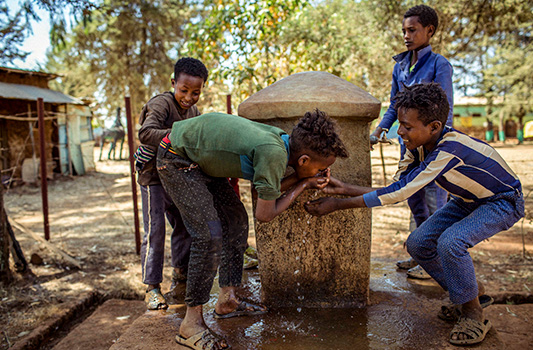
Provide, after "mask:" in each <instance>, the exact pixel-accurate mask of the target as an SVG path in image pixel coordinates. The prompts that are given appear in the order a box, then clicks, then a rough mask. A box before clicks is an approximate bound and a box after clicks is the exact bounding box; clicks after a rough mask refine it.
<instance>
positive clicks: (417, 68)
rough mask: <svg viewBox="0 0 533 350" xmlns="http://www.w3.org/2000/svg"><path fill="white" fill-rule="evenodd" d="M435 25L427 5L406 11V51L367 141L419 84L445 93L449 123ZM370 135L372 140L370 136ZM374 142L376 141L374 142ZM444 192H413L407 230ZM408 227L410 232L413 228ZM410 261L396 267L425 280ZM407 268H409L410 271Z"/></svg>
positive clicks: (448, 79)
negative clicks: (398, 101)
mask: <svg viewBox="0 0 533 350" xmlns="http://www.w3.org/2000/svg"><path fill="white" fill-rule="evenodd" d="M438 26H439V17H438V15H437V12H436V11H435V10H434V9H432V8H431V7H429V6H426V5H417V6H413V7H411V8H410V9H408V10H407V11H406V12H405V14H404V16H403V21H402V32H403V40H404V43H405V47H406V48H407V51H405V52H402V53H400V54H398V55H396V56H394V57H393V59H394V60H395V61H396V64H395V65H394V70H393V73H392V86H391V94H390V106H389V108H388V109H387V111H386V112H385V114H384V115H383V118H382V119H381V122H380V123H379V125H378V126H377V127H376V129H375V130H374V132H373V133H372V134H371V139H373V140H377V139H378V138H379V137H380V135H381V134H382V133H383V131H385V130H389V129H390V128H391V126H392V124H393V123H394V122H395V121H396V119H397V117H398V115H397V112H396V108H395V102H396V94H398V92H400V91H402V90H403V87H404V86H411V85H413V84H420V83H431V82H435V83H439V84H440V86H441V87H442V88H443V89H444V91H445V92H446V97H447V99H448V104H449V107H450V108H449V110H448V117H447V119H446V125H447V126H449V127H452V124H453V84H452V74H453V69H452V65H451V64H450V62H448V60H447V59H446V58H445V57H443V56H442V55H439V54H437V53H435V52H433V51H432V49H431V45H430V41H431V38H433V36H434V35H435V32H436V31H437V28H438ZM372 136H374V137H372ZM376 142H377V141H376ZM400 145H401V148H402V150H401V158H403V157H404V154H405V146H404V145H403V144H401V140H400ZM447 198H448V193H447V192H446V191H445V190H443V189H441V188H440V187H438V186H437V185H436V184H435V183H429V184H428V185H427V186H426V187H424V188H421V189H420V190H419V191H418V192H417V193H414V194H413V195H412V196H411V197H410V198H409V199H408V200H407V203H408V205H409V208H410V209H411V212H412V213H413V215H412V216H413V217H412V220H411V225H410V226H411V227H414V228H416V227H418V226H420V225H421V224H422V223H423V222H424V221H425V220H426V219H427V218H428V217H429V216H430V215H431V214H433V213H434V212H435V211H437V210H438V209H439V208H442V207H443V206H444V204H446V201H447ZM411 227H410V230H413V228H411ZM415 265H416V262H414V261H413V260H412V259H409V260H406V261H399V262H398V263H397V266H398V267H399V268H401V269H410V270H409V271H408V272H407V276H409V277H413V278H420V279H425V278H429V276H427V273H425V271H424V270H422V269H420V266H417V267H413V266H415ZM411 267H413V268H412V269H411Z"/></svg>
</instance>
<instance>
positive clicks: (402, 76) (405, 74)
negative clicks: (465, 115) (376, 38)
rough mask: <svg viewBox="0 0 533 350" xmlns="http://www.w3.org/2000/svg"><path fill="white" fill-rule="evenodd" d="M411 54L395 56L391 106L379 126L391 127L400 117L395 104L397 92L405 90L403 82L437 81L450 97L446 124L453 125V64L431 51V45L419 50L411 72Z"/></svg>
mask: <svg viewBox="0 0 533 350" xmlns="http://www.w3.org/2000/svg"><path fill="white" fill-rule="evenodd" d="M411 55H412V52H411V51H405V52H402V53H401V54H398V55H396V56H394V57H393V58H394V60H395V61H396V64H395V65H394V70H393V72H392V87H391V91H390V106H389V108H388V109H387V111H386V112H385V114H384V115H383V118H382V119H381V122H380V123H379V126H380V127H381V128H382V129H390V128H391V126H392V124H394V122H395V121H396V119H398V116H397V113H396V110H395V109H394V104H395V103H396V100H395V98H396V94H397V93H398V92H400V91H402V90H403V84H405V85H407V86H411V85H414V84H420V83H431V82H435V83H439V84H440V86H441V87H442V89H443V90H444V91H445V92H446V96H447V97H448V103H449V104H450V112H449V113H448V120H447V121H446V125H448V126H450V127H451V126H452V123H453V84H452V74H453V68H452V65H451V64H450V62H448V60H447V59H446V58H444V57H443V56H441V55H439V54H437V53H434V52H433V51H431V46H426V47H425V48H423V49H422V50H420V51H419V52H418V62H416V64H415V66H414V68H413V69H412V70H411V72H410V71H409V65H410V64H411Z"/></svg>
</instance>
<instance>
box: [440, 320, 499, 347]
mask: <svg viewBox="0 0 533 350" xmlns="http://www.w3.org/2000/svg"><path fill="white" fill-rule="evenodd" d="M491 327H492V324H491V323H490V321H489V320H485V321H483V322H479V321H476V320H473V319H471V318H466V317H460V318H459V321H457V323H456V324H455V326H453V329H452V331H451V332H450V343H452V344H453V345H472V344H478V343H481V342H482V341H483V339H485V336H486V335H487V333H488V332H489V330H490V329H491ZM461 333H462V334H465V335H467V336H468V337H469V338H467V339H452V336H453V335H454V334H457V335H459V334H461Z"/></svg>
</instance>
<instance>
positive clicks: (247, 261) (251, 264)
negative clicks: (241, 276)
mask: <svg viewBox="0 0 533 350" xmlns="http://www.w3.org/2000/svg"><path fill="white" fill-rule="evenodd" d="M258 266H259V261H258V260H257V259H253V258H250V257H248V255H246V254H245V255H244V265H243V269H245V270H251V269H256V268H257V267H258Z"/></svg>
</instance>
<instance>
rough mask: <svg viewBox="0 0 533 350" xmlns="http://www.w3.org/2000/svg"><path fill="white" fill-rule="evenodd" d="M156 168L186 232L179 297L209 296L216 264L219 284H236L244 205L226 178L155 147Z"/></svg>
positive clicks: (192, 301) (190, 300) (197, 300)
mask: <svg viewBox="0 0 533 350" xmlns="http://www.w3.org/2000/svg"><path fill="white" fill-rule="evenodd" d="M157 170H158V172H159V176H160V178H161V182H162V183H163V187H164V188H165V190H166V191H167V193H168V194H169V196H170V197H171V198H172V200H173V201H174V203H175V204H176V206H177V207H178V209H179V211H180V213H181V216H182V218H183V222H184V224H185V227H186V228H187V231H188V232H189V233H190V235H191V237H192V242H191V256H190V260H189V270H188V275H187V292H186V296H185V302H186V304H187V305H188V306H190V307H194V306H198V305H203V304H205V303H207V302H208V301H209V293H210V291H211V287H212V286H213V280H214V278H215V275H216V273H217V269H218V267H219V265H220V270H219V285H220V287H230V286H239V285H240V284H241V280H242V267H243V254H244V250H245V249H246V243H247V238H248V216H247V214H246V210H245V208H244V205H243V204H242V203H241V201H240V200H239V198H238V197H237V195H236V194H235V191H234V190H233V188H232V187H231V185H230V184H229V182H228V180H227V179H226V178H222V177H221V178H219V177H212V176H209V175H206V174H205V173H204V172H203V171H202V170H201V169H200V168H199V167H198V165H197V164H195V163H193V162H192V161H191V160H189V159H186V158H182V157H180V156H178V155H176V154H174V153H173V152H172V151H171V150H170V148H169V146H166V147H165V148H163V147H159V150H158V155H157Z"/></svg>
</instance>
